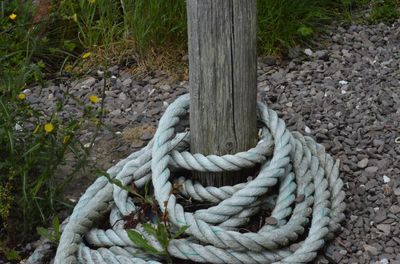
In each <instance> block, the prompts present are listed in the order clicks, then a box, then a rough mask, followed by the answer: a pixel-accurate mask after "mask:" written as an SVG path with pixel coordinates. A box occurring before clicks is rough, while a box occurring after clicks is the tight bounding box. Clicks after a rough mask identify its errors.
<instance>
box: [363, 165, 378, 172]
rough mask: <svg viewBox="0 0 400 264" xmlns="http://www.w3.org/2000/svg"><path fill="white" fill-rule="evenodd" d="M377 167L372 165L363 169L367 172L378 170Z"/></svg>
mask: <svg viewBox="0 0 400 264" xmlns="http://www.w3.org/2000/svg"><path fill="white" fill-rule="evenodd" d="M378 169H379V168H378V167H375V166H373V167H367V168H366V169H365V171H366V172H368V173H375V172H377V171H378Z"/></svg>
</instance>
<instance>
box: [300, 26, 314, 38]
mask: <svg viewBox="0 0 400 264" xmlns="http://www.w3.org/2000/svg"><path fill="white" fill-rule="evenodd" d="M297 32H298V33H299V34H300V35H301V36H302V37H308V36H310V35H311V34H312V33H314V31H313V29H312V28H310V27H306V26H301V27H300V28H299V29H298V30H297Z"/></svg>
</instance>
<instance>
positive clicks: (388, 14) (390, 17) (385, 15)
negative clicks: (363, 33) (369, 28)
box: [369, 0, 400, 23]
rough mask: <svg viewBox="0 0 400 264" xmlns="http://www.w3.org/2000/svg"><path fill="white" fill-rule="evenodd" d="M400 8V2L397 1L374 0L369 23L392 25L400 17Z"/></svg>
mask: <svg viewBox="0 0 400 264" xmlns="http://www.w3.org/2000/svg"><path fill="white" fill-rule="evenodd" d="M399 7H400V2H399V1H397V0H374V1H372V9H371V15H370V17H369V21H370V22H372V23H377V22H384V23H392V22H394V21H395V20H396V19H398V18H399V17H400V10H399Z"/></svg>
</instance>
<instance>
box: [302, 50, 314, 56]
mask: <svg viewBox="0 0 400 264" xmlns="http://www.w3.org/2000/svg"><path fill="white" fill-rule="evenodd" d="M304 54H306V55H307V56H312V55H313V52H312V50H310V49H305V50H304Z"/></svg>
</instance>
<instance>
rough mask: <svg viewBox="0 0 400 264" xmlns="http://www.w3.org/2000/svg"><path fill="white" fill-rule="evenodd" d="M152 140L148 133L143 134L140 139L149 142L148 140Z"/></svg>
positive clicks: (151, 135) (150, 134)
mask: <svg viewBox="0 0 400 264" xmlns="http://www.w3.org/2000/svg"><path fill="white" fill-rule="evenodd" d="M152 138H153V134H152V133H149V132H144V133H143V135H142V137H141V139H142V140H146V141H147V140H150V139H152Z"/></svg>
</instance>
